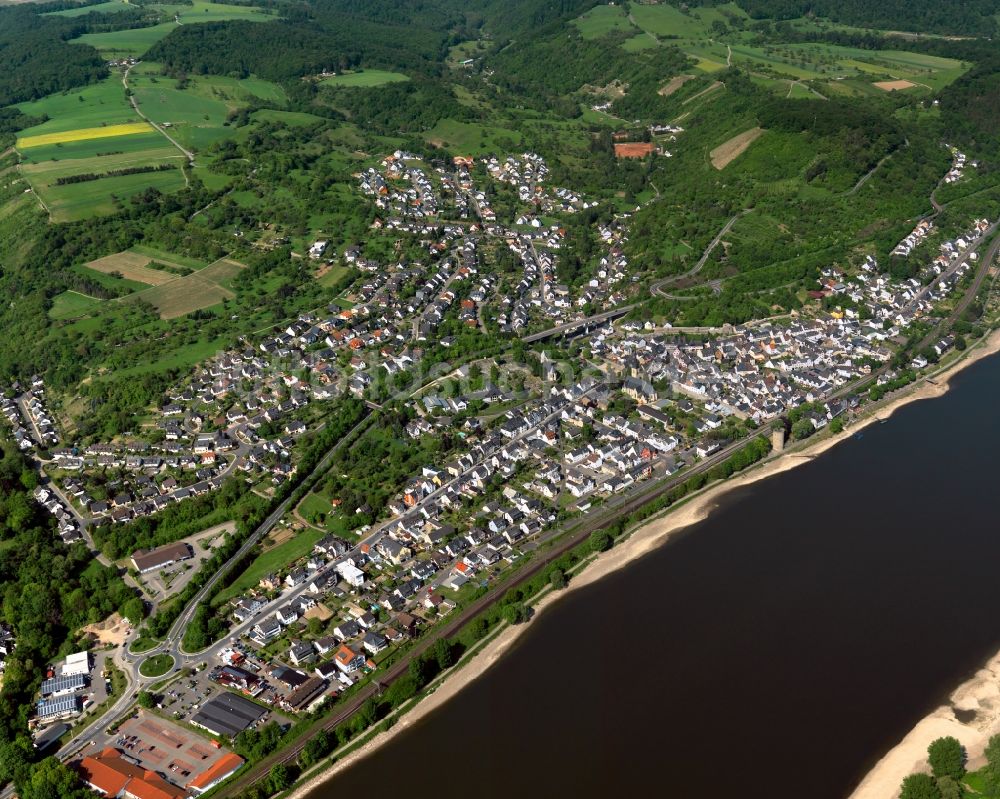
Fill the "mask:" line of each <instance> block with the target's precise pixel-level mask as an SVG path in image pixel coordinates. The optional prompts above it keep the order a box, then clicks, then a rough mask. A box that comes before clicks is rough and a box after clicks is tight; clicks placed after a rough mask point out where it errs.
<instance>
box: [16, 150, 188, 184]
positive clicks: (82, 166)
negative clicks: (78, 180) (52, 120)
mask: <svg viewBox="0 0 1000 799" xmlns="http://www.w3.org/2000/svg"><path fill="white" fill-rule="evenodd" d="M122 155H124V156H126V157H124V158H121V157H116V156H111V155H99V156H91V157H88V158H71V159H66V160H61V161H55V160H52V161H41V162H38V163H24V164H22V165H21V171H22V172H24V173H25V174H26V175H31V176H32V177H37V178H45V177H50V178H57V177H60V176H63V175H72V174H76V173H78V172H87V171H91V169H92V170H93V171H97V172H107V171H108V170H113V169H121V168H123V167H129V166H131V165H133V164H149V163H150V162H157V161H163V160H170V159H173V160H179V161H183V160H184V156H182V155H180V154H179V153H178V152H177V150H175V149H174V148H173V147H161V148H159V149H157V150H140V151H138V152H136V153H123V154H122Z"/></svg>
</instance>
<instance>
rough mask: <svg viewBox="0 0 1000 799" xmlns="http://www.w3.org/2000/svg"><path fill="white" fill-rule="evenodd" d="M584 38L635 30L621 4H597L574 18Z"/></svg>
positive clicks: (595, 37) (596, 37)
mask: <svg viewBox="0 0 1000 799" xmlns="http://www.w3.org/2000/svg"><path fill="white" fill-rule="evenodd" d="M573 24H574V25H576V27H577V28H579V30H580V35H581V36H582V37H583V38H584V39H599V38H600V37H601V36H606V35H607V34H609V33H611V32H612V31H628V30H635V27H634V26H633V25H632V23H631V22H629V19H628V13H627V12H626V11H625V9H624V8H622V7H621V6H595V7H594V8H592V9H590V11H588V12H587V13H585V14H583V15H582V16H579V17H577V18H576V19H575V20H573Z"/></svg>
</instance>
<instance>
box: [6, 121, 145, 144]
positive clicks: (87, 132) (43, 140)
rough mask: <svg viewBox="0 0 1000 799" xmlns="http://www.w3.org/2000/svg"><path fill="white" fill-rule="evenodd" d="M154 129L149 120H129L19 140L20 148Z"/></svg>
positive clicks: (126, 134)
mask: <svg viewBox="0 0 1000 799" xmlns="http://www.w3.org/2000/svg"><path fill="white" fill-rule="evenodd" d="M152 130H154V128H153V126H152V125H150V124H149V123H148V122H127V123H125V124H123V125H108V126H107V127H102V128H77V129H76V130H67V131H63V132H60V133H40V134H38V135H36V136H25V137H24V138H20V139H18V140H17V146H18V147H19V148H25V149H27V148H31V147H40V146H42V145H44V144H64V143H66V142H75V141H90V140H91V139H110V138H114V137H115V136H130V135H132V134H134V133H149V132H150V131H152Z"/></svg>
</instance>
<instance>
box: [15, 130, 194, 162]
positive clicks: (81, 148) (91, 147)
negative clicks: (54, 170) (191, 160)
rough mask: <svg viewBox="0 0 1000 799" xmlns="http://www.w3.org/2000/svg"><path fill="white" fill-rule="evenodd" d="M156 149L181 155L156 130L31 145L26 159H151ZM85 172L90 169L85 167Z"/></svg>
mask: <svg viewBox="0 0 1000 799" xmlns="http://www.w3.org/2000/svg"><path fill="white" fill-rule="evenodd" d="M154 151H155V152H156V153H157V154H158V155H159V156H161V157H164V158H166V157H170V158H175V157H178V156H181V153H180V150H178V149H177V148H176V147H174V145H172V144H171V143H170V142H168V141H167V140H166V139H165V138H163V136H161V135H160V134H159V133H157V132H156V131H155V130H151V131H150V132H149V133H134V134H131V135H128V136H112V137H110V138H107V139H90V140H87V141H75V142H62V143H60V144H43V145H41V146H39V147H28V148H26V149H25V150H24V151H23V161H24V163H26V164H42V163H45V162H52V161H58V162H66V163H69V162H73V161H77V160H80V159H95V161H94V163H95V164H96V163H99V162H100V159H103V158H106V157H117V158H121V159H123V160H128V159H129V157H132V158H134V159H138V158H141V157H146V158H147V159H148V158H149V154H150V153H152V152H154ZM80 171H81V172H85V171H87V170H85V169H81V170H80Z"/></svg>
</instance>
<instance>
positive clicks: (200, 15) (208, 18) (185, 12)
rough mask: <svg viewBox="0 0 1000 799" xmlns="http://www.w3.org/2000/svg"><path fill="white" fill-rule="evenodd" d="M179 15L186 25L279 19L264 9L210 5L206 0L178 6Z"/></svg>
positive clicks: (196, 0)
mask: <svg viewBox="0 0 1000 799" xmlns="http://www.w3.org/2000/svg"><path fill="white" fill-rule="evenodd" d="M177 15H178V17H179V18H180V21H181V23H182V24H184V25H190V24H192V23H195V22H228V21H230V20H247V21H249V22H268V21H270V20H273V19H276V18H277V17H276V16H275V15H273V14H268V13H267V12H266V11H264V10H263V9H260V8H254V7H253V6H235V5H227V4H225V3H210V2H206V1H205V0H194V2H193V3H192V5H190V6H177Z"/></svg>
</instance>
